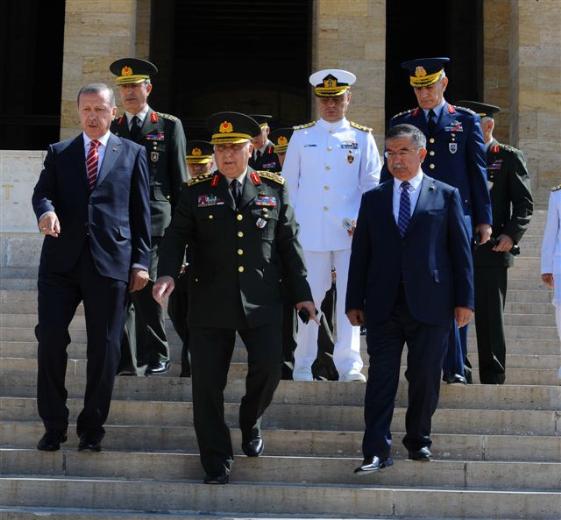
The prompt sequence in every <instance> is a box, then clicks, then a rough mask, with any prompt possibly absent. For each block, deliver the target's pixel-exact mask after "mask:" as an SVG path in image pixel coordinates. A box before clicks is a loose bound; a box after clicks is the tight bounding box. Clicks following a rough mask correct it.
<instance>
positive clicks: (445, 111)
mask: <svg viewBox="0 0 561 520" xmlns="http://www.w3.org/2000/svg"><path fill="white" fill-rule="evenodd" d="M456 116H457V112H453V113H450V105H449V104H448V103H444V106H443V107H442V110H441V111H440V117H439V118H438V122H437V124H436V133H438V132H442V131H444V130H445V129H446V128H452V127H453V126H454V123H455V122H456Z"/></svg>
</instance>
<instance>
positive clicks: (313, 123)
mask: <svg viewBox="0 0 561 520" xmlns="http://www.w3.org/2000/svg"><path fill="white" fill-rule="evenodd" d="M315 124H316V122H315V121H312V122H311V123H306V124H305V125H297V126H293V127H292V128H293V129H294V130H303V129H304V128H311V127H312V126H314V125H315Z"/></svg>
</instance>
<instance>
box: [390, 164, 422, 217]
mask: <svg viewBox="0 0 561 520" xmlns="http://www.w3.org/2000/svg"><path fill="white" fill-rule="evenodd" d="M422 181H423V170H421V169H419V172H418V173H417V175H415V177H413V178H412V179H409V188H407V192H408V193H409V200H410V201H411V208H410V209H411V214H410V215H409V216H410V217H411V216H413V212H414V211H415V206H417V201H418V200H419V195H420V193H421V182H422ZM402 182H403V181H400V180H399V179H396V178H395V177H394V179H393V216H394V218H395V223H396V224H397V222H398V219H399V201H400V198H401V183H402Z"/></svg>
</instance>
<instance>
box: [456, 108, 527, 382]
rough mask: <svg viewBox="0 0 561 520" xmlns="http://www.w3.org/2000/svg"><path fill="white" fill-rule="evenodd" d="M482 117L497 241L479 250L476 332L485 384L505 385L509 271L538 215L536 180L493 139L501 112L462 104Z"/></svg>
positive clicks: (515, 153) (513, 153) (518, 155)
mask: <svg viewBox="0 0 561 520" xmlns="http://www.w3.org/2000/svg"><path fill="white" fill-rule="evenodd" d="M460 104H461V105H462V106H465V107H467V108H470V109H471V110H473V111H474V112H476V113H477V114H478V115H479V116H480V117H481V130H482V131H483V140H484V142H485V148H486V151H487V182H488V186H489V193H490V195H491V204H492V208H493V235H492V237H491V240H490V241H489V242H487V243H486V244H484V245H481V246H479V247H478V248H477V250H476V251H475V258H474V267H475V269H474V272H475V328H476V331H477V350H478V354H479V379H480V381H481V383H483V384H503V383H504V382H505V377H506V376H505V370H506V344H505V333H504V323H503V309H504V304H505V299H506V291H507V269H508V268H509V267H512V265H513V263H514V256H513V253H514V254H517V253H518V252H519V248H518V243H519V242H520V239H521V238H522V235H524V233H525V232H526V230H527V229H528V224H529V223H530V218H531V216H532V212H533V207H534V206H533V200H532V193H531V189H530V176H529V175H528V170H527V168H526V161H525V160H524V156H523V155H522V152H521V151H520V150H517V149H516V148H513V147H512V146H508V145H505V144H501V143H499V142H497V140H496V139H495V138H494V137H493V129H494V127H495V122H494V119H493V117H494V114H495V113H497V112H498V111H499V110H500V108H499V107H496V106H493V105H488V104H486V103H479V102H475V101H465V102H464V101H462V102H460Z"/></svg>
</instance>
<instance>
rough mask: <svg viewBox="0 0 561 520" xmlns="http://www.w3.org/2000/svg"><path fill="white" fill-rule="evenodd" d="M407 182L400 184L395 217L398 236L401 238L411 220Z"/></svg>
mask: <svg viewBox="0 0 561 520" xmlns="http://www.w3.org/2000/svg"><path fill="white" fill-rule="evenodd" d="M409 186H411V184H409V182H407V181H404V182H402V183H401V186H400V188H401V195H400V197H399V215H398V217H397V227H398V229H399V234H400V235H401V236H402V237H403V236H405V233H406V231H407V226H409V220H410V219H411V199H410V198H409Z"/></svg>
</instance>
